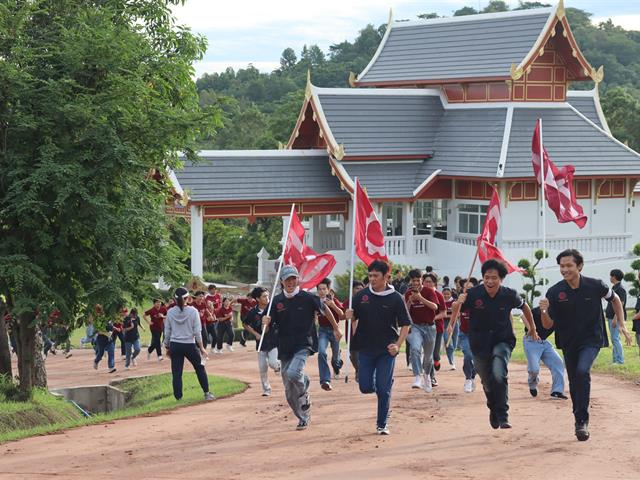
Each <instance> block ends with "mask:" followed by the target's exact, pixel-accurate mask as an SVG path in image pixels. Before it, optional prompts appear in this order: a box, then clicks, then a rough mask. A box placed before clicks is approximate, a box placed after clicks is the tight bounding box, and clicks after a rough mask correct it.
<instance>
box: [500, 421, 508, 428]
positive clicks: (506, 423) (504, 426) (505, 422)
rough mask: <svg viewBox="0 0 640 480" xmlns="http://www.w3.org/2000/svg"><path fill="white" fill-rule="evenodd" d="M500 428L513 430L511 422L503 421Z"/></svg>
mask: <svg viewBox="0 0 640 480" xmlns="http://www.w3.org/2000/svg"><path fill="white" fill-rule="evenodd" d="M499 427H500V428H511V424H510V423H509V420H503V421H502V422H500V425H499Z"/></svg>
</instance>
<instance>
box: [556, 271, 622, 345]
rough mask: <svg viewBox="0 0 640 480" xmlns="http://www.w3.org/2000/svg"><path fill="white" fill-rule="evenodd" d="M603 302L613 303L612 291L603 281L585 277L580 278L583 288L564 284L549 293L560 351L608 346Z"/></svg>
mask: <svg viewBox="0 0 640 480" xmlns="http://www.w3.org/2000/svg"><path fill="white" fill-rule="evenodd" d="M602 298H604V299H606V300H607V301H611V300H613V291H612V290H611V289H610V288H609V287H607V286H606V285H605V284H604V283H603V282H602V280H598V279H595V278H590V277H585V276H584V275H580V285H579V286H578V288H576V289H575V290H574V289H573V288H571V287H570V286H569V284H568V283H567V282H566V281H565V280H561V281H560V282H558V283H556V284H555V285H554V286H553V287H551V288H550V289H549V291H548V292H547V299H548V300H549V316H550V317H551V319H552V320H553V323H554V328H555V332H556V346H557V347H558V348H562V349H564V350H575V349H579V348H581V347H597V348H600V347H603V346H605V347H606V346H608V345H609V342H608V340H607V329H606V327H605V320H604V314H603V312H602V300H601V299H602Z"/></svg>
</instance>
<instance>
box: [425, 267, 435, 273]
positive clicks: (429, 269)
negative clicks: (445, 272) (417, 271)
mask: <svg viewBox="0 0 640 480" xmlns="http://www.w3.org/2000/svg"><path fill="white" fill-rule="evenodd" d="M425 270H426V271H427V273H431V272H433V267H432V266H431V265H427V268H425Z"/></svg>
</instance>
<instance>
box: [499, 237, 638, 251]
mask: <svg viewBox="0 0 640 480" xmlns="http://www.w3.org/2000/svg"><path fill="white" fill-rule="evenodd" d="M630 238H631V234H622V235H595V236H589V237H561V238H558V237H556V238H553V237H551V238H547V241H546V245H547V249H548V250H565V249H567V248H575V249H577V250H580V251H585V252H601V253H624V252H626V251H627V250H628V249H629V247H628V246H627V245H628V240H629V239H630ZM541 246H542V239H540V238H531V239H526V240H516V239H504V240H503V241H502V248H505V249H516V248H522V249H531V250H535V249H539V248H541Z"/></svg>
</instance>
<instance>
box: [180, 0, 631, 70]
mask: <svg viewBox="0 0 640 480" xmlns="http://www.w3.org/2000/svg"><path fill="white" fill-rule="evenodd" d="M542 1H544V0H542ZM552 1H553V0H547V1H546V2H545V3H552ZM487 3H488V0H423V1H416V0H315V1H306V2H302V1H300V0H271V1H268V0H187V3H186V5H185V6H183V7H177V8H176V9H175V10H174V13H175V15H176V17H177V19H178V22H179V23H181V24H184V25H189V26H190V27H191V28H192V29H193V30H194V31H195V32H198V33H201V34H203V35H205V36H206V37H207V38H208V39H209V48H208V51H207V54H206V56H205V58H204V60H203V61H202V62H200V63H198V64H197V65H196V75H197V76H200V75H202V74H203V73H205V72H209V73H211V72H219V71H222V70H224V69H225V68H226V67H228V66H231V67H234V68H236V69H238V68H244V67H246V66H247V65H248V64H250V63H251V64H253V65H254V66H255V67H256V68H258V69H260V70H262V71H271V70H273V69H275V68H277V67H278V65H279V63H278V61H279V59H280V54H281V53H282V51H283V50H284V49H285V48H287V47H292V48H293V49H294V50H295V51H296V53H299V52H300V50H301V49H302V46H303V45H305V44H307V45H312V44H317V45H319V46H320V47H321V48H322V49H323V50H324V51H328V47H329V45H331V44H333V43H338V42H341V41H343V40H350V41H351V40H353V39H354V38H355V37H356V35H357V33H358V30H360V29H361V28H362V27H364V26H365V25H366V24H367V23H372V24H374V25H376V26H377V25H380V24H383V23H386V22H387V19H388V16H389V9H390V8H391V9H393V16H394V18H395V19H414V18H416V15H418V14H420V13H425V12H437V13H438V14H440V15H444V16H450V15H451V14H452V13H453V12H454V11H455V10H457V9H458V8H460V7H463V6H472V7H474V8H476V9H478V8H484V6H486V4H487ZM507 3H508V4H510V5H511V6H516V5H517V4H518V1H517V0H507ZM565 5H566V6H568V7H576V8H581V9H583V10H586V11H588V12H591V13H592V14H593V20H594V21H595V22H600V21H603V20H606V19H608V18H611V19H612V20H613V22H614V23H615V24H617V25H621V26H623V27H624V28H626V29H633V30H640V2H638V1H636V0H607V1H606V2H605V1H603V0H565Z"/></svg>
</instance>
